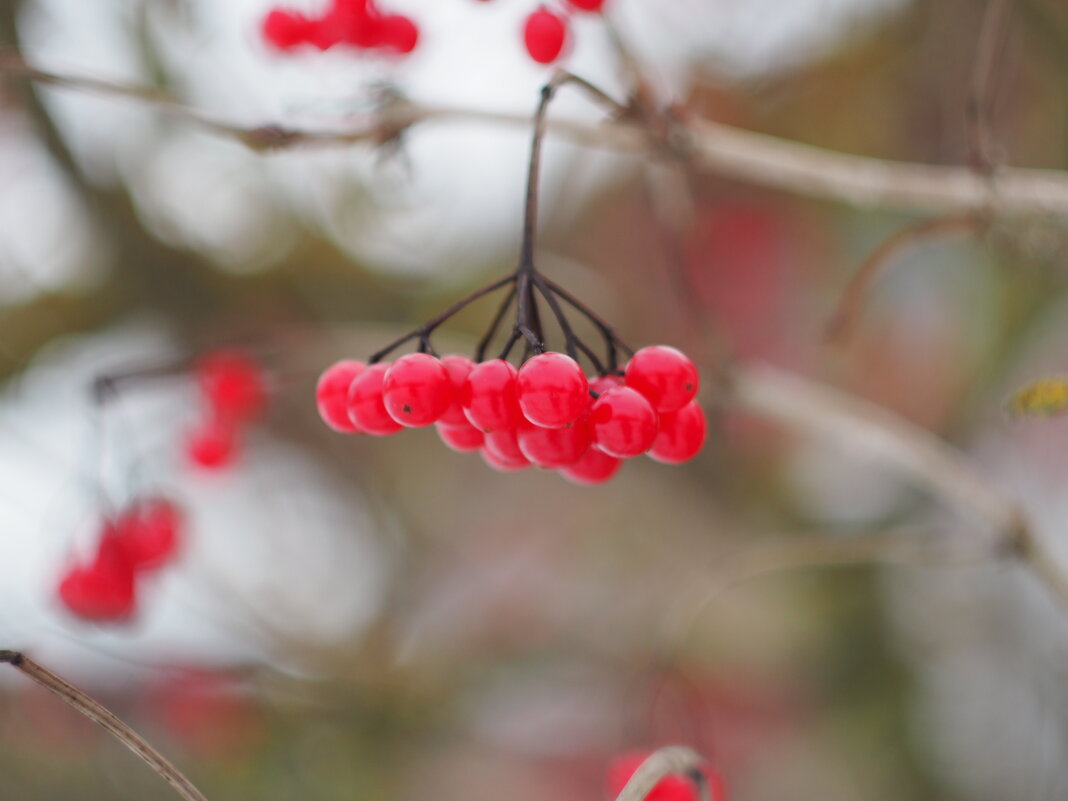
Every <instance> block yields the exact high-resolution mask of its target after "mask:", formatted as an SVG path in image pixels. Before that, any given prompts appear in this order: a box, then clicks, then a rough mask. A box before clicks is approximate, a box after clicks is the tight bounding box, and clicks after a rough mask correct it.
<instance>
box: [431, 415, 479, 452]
mask: <svg viewBox="0 0 1068 801" xmlns="http://www.w3.org/2000/svg"><path fill="white" fill-rule="evenodd" d="M434 427H435V428H436V429H437V431H438V436H439V437H441V441H442V442H444V443H445V444H446V445H448V446H449V447H450V448H452V449H453V450H454V451H459V452H460V453H468V452H470V451H477V450H479V449H480V448H481V447H482V446H483V444H484V443H485V435H484V434H483V433H482V432H481V431H479V430H478V429H477V428H475V427H474V426H473V425H471V424H470V423H469V422H467V421H466V420H464V421H463V422H462V423H459V424H457V425H445V424H444V423H441V422H437V423H434Z"/></svg>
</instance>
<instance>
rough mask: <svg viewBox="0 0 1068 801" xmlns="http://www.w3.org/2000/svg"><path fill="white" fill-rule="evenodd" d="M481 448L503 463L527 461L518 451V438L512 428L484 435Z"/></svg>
mask: <svg viewBox="0 0 1068 801" xmlns="http://www.w3.org/2000/svg"><path fill="white" fill-rule="evenodd" d="M483 447H484V448H485V449H486V450H487V451H489V452H490V453H492V454H493V455H494V456H496V457H497V458H499V459H500V460H501V461H504V462H527V461H529V460H528V459H527V457H526V456H524V455H523V451H521V450H520V449H519V438H518V437H517V436H516V430H515V429H514V428H502V429H501V430H500V431H491V432H490V433H488V434H486V437H485V445H484V446H483Z"/></svg>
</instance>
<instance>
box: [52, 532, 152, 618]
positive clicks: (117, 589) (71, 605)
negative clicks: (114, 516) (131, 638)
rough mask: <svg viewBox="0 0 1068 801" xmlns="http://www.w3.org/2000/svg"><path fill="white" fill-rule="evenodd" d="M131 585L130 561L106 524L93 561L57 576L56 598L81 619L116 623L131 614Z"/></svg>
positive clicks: (132, 579)
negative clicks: (57, 595) (57, 590)
mask: <svg viewBox="0 0 1068 801" xmlns="http://www.w3.org/2000/svg"><path fill="white" fill-rule="evenodd" d="M135 587H136V584H135V581H134V567H133V563H132V562H131V561H130V557H129V555H128V554H127V552H126V549H125V548H124V547H123V546H122V545H121V544H120V542H119V540H118V539H117V538H116V537H115V536H114V528H113V526H111V525H108V526H107V527H106V528H105V531H104V534H103V536H102V537H101V540H100V543H99V545H98V546H97V551H96V554H95V555H94V557H93V560H92V561H91V562H90V563H89V564H87V565H82V566H73V567H71V568H70V569H69V570H68V571H67V572H66V574H64V576H63V577H62V578H61V579H60V582H59V600H60V601H61V602H62V603H63V605H64V606H65V607H66V608H67V611H69V612H70V613H71V614H73V615H74V616H75V617H78V618H80V619H82V620H87V621H94V622H120V621H124V620H127V619H129V618H130V617H131V616H132V615H133V613H134V607H135V604H136V594H135Z"/></svg>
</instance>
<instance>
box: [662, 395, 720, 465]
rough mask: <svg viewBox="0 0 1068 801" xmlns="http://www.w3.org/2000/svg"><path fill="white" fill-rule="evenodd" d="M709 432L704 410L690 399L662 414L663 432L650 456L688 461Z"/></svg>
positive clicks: (670, 462)
mask: <svg viewBox="0 0 1068 801" xmlns="http://www.w3.org/2000/svg"><path fill="white" fill-rule="evenodd" d="M707 433H708V424H707V422H706V421H705V413H704V410H702V409H701V407H700V406H698V405H697V402H696V401H690V402H689V403H687V404H686V405H685V406H683V407H682V408H681V409H679V410H678V411H677V412H673V413H669V414H662V415H660V433H659V434H657V435H656V440H655V441H654V442H653V447H651V448H650V449H649V456H651V457H652V458H653V459H656V461H658V462H664V463H665V464H682V463H683V462H688V461H689V460H690V459H692V458H693V457H694V456H696V455H697V453H698V451H700V450H701V447H702V446H703V445H704V444H705V436H706V435H707Z"/></svg>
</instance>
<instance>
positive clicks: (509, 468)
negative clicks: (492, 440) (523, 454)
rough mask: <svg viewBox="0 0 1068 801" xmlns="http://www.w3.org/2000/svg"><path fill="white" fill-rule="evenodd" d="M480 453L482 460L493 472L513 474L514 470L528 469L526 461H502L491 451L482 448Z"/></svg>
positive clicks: (528, 464)
mask: <svg viewBox="0 0 1068 801" xmlns="http://www.w3.org/2000/svg"><path fill="white" fill-rule="evenodd" d="M480 453H481V454H482V460H483V461H484V462H485V463H486V464H488V465H489V466H490V467H492V468H493V469H494V470H499V471H500V472H502V473H514V472H515V471H516V470H523V469H525V468H527V467H530V462H528V461H527V460H526V459H502V458H501V457H500V456H498V455H496V454H495V453H494V452H493V451H491V450H487V449H486V448H483V449H482V450H481V451H480Z"/></svg>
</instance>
